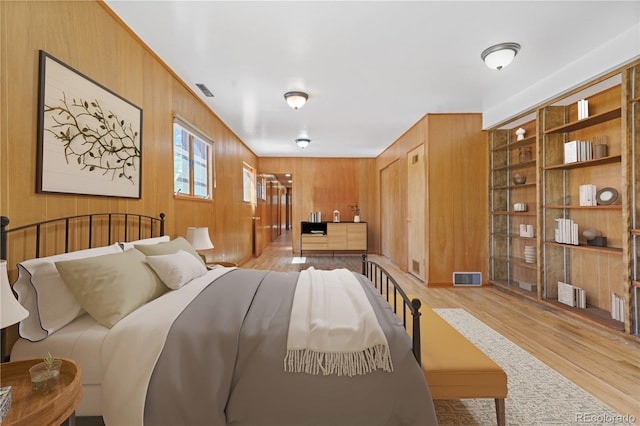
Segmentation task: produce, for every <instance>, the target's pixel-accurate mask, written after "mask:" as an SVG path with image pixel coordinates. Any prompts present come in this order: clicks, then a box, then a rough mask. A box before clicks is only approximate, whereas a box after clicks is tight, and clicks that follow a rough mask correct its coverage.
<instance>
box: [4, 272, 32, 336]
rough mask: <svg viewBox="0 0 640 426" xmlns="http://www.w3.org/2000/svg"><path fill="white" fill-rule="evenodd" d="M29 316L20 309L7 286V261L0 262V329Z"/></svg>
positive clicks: (24, 310) (9, 287) (27, 312)
mask: <svg viewBox="0 0 640 426" xmlns="http://www.w3.org/2000/svg"><path fill="white" fill-rule="evenodd" d="M27 316H29V311H27V310H26V309H25V308H23V307H22V305H21V304H20V303H19V302H18V300H16V296H15V295H14V294H13V290H11V286H10V285H9V277H8V275H7V261H6V260H0V328H6V327H9V326H10V325H13V324H15V323H17V322H20V321H22V320H23V319H25V318H26V317H27Z"/></svg>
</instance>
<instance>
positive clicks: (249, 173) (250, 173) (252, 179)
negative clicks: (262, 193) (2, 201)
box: [242, 161, 257, 204]
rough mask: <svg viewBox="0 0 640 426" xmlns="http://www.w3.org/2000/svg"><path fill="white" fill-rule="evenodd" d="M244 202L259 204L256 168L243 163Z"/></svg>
mask: <svg viewBox="0 0 640 426" xmlns="http://www.w3.org/2000/svg"><path fill="white" fill-rule="evenodd" d="M242 201H243V202H245V203H252V204H257V198H256V168H255V167H253V166H251V165H250V164H248V163H246V162H244V161H243V162H242Z"/></svg>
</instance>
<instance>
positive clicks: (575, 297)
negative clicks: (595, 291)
mask: <svg viewBox="0 0 640 426" xmlns="http://www.w3.org/2000/svg"><path fill="white" fill-rule="evenodd" d="M558 302H560V303H564V304H565V305H569V306H573V307H575V308H582V309H584V308H586V307H587V293H586V292H585V291H584V290H583V289H581V288H580V287H576V286H574V285H571V284H567V283H563V282H562V281H558Z"/></svg>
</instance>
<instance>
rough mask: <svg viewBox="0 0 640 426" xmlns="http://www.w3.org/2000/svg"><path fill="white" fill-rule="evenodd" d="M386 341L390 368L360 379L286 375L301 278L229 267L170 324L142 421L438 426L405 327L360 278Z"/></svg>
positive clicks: (296, 425)
mask: <svg viewBox="0 0 640 426" xmlns="http://www.w3.org/2000/svg"><path fill="white" fill-rule="evenodd" d="M355 275H356V276H357V278H358V279H359V281H360V282H361V284H362V286H363V288H364V289H365V292H366V294H367V297H368V298H369V300H370V302H371V304H372V306H373V309H374V311H375V312H376V315H377V317H378V320H379V322H380V325H381V327H382V329H383V331H384V333H385V335H386V336H387V340H388V342H389V347H390V350H391V356H392V360H393V366H394V371H393V372H392V373H387V372H383V371H375V372H373V373H370V374H366V375H363V376H356V377H337V376H321V375H318V376H316V375H307V374H303V373H285V371H284V366H283V360H284V357H285V353H286V343H287V333H288V329H289V317H290V311H291V306H292V302H293V295H294V291H295V286H296V282H297V279H298V273H297V272H288V273H286V272H273V271H258V270H250V269H237V270H234V271H231V272H229V273H227V274H225V275H223V276H222V277H220V278H218V279H216V280H215V281H214V282H212V283H211V284H210V285H209V286H208V287H207V288H206V289H205V290H204V291H203V292H202V293H201V294H200V295H199V296H198V298H196V299H195V300H194V301H193V302H192V303H191V304H190V305H189V306H188V307H187V309H185V311H184V312H183V313H182V314H181V315H180V316H179V317H178V319H177V320H176V321H175V323H174V324H173V326H172V328H171V330H170V332H169V335H168V337H167V341H166V344H165V346H164V349H163V351H162V354H161V355H160V358H159V359H158V362H157V363H156V366H155V369H154V373H153V375H152V378H151V381H150V384H149V389H148V391H147V400H146V405H145V414H144V416H145V424H146V425H172V426H173V425H273V426H286V425H292V426H303V425H331V426H334V425H345V426H357V425H366V426H373V425H420V426H423V425H424V426H426V425H436V424H437V420H436V416H435V412H434V409H433V403H432V400H431V394H430V392H429V389H428V386H427V383H426V381H425V379H424V375H423V374H422V370H421V369H420V367H419V366H418V364H417V363H416V361H415V359H414V358H413V354H412V352H411V342H410V339H409V337H408V336H407V334H406V333H405V331H404V328H403V327H402V324H401V322H400V321H399V320H398V319H397V317H396V316H395V315H394V314H393V312H392V311H391V309H390V307H389V305H388V304H387V303H386V301H385V300H384V299H383V298H382V297H380V295H379V294H377V293H376V292H375V290H374V289H373V287H372V286H371V284H370V283H369V281H368V280H367V278H366V277H364V276H362V275H360V274H355Z"/></svg>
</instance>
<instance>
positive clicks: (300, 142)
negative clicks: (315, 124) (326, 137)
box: [296, 138, 311, 149]
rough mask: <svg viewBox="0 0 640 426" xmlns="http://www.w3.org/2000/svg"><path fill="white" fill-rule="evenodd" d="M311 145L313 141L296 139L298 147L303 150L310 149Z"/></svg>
mask: <svg viewBox="0 0 640 426" xmlns="http://www.w3.org/2000/svg"><path fill="white" fill-rule="evenodd" d="M310 143H311V139H307V138H298V139H296V145H298V146H299V147H300V148H302V149H304V148H306V147H308V146H309V144H310Z"/></svg>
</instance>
